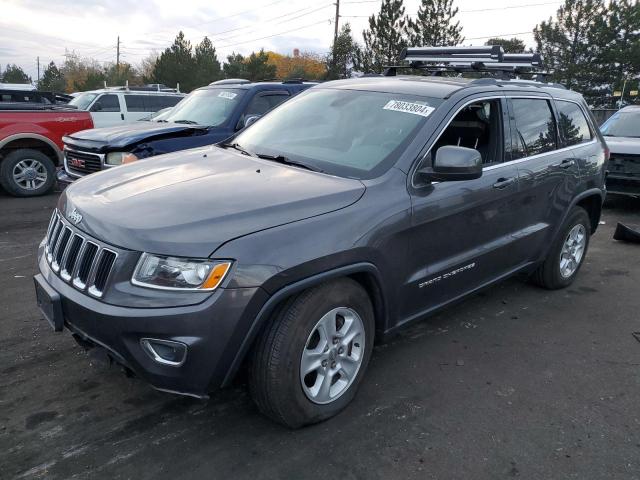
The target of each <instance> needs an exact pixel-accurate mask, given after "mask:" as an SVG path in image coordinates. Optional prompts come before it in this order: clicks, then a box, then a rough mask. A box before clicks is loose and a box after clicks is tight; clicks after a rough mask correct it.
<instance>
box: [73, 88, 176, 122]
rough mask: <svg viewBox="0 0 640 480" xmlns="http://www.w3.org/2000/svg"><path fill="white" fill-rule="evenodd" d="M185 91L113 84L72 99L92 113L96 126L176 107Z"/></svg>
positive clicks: (137, 118) (75, 104)
mask: <svg viewBox="0 0 640 480" xmlns="http://www.w3.org/2000/svg"><path fill="white" fill-rule="evenodd" d="M184 96H185V94H183V93H180V92H176V91H168V90H160V89H154V88H149V87H110V88H103V89H100V90H91V91H89V92H82V93H80V94H79V95H77V96H75V97H74V99H73V100H71V101H70V102H69V105H73V106H75V107H76V108H77V109H78V110H87V111H89V112H91V118H92V119H93V124H94V125H95V128H100V127H111V126H114V125H122V124H125V123H131V122H135V121H136V120H140V119H141V118H145V117H148V116H149V114H150V113H153V112H157V111H158V110H162V109H164V108H168V107H173V106H174V105H175V104H177V103H178V102H179V101H180V100H182V99H183V98H184Z"/></svg>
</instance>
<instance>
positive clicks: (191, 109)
mask: <svg viewBox="0 0 640 480" xmlns="http://www.w3.org/2000/svg"><path fill="white" fill-rule="evenodd" d="M243 94H244V91H243V90H240V89H226V88H225V89H222V88H211V89H206V90H196V91H195V92H192V93H190V94H189V95H188V96H187V97H185V98H184V99H183V100H181V101H180V103H178V104H177V105H176V106H175V107H173V108H172V109H171V112H170V113H169V115H167V116H164V117H163V118H162V120H165V121H167V122H177V123H193V124H198V125H207V126H210V127H216V126H218V125H222V124H223V123H224V122H226V121H227V120H228V119H229V117H230V116H231V114H232V112H233V110H234V109H235V107H236V104H237V103H238V101H239V100H240V98H242V95H243Z"/></svg>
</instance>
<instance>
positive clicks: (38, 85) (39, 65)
mask: <svg viewBox="0 0 640 480" xmlns="http://www.w3.org/2000/svg"><path fill="white" fill-rule="evenodd" d="M37 86H38V88H40V57H38V84H37Z"/></svg>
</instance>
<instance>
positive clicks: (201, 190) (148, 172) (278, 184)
mask: <svg viewBox="0 0 640 480" xmlns="http://www.w3.org/2000/svg"><path fill="white" fill-rule="evenodd" d="M364 190H365V187H364V185H363V184H362V183H361V182H360V181H358V180H354V179H348V178H340V177H334V176H330V175H325V174H322V173H316V172H312V171H309V170H304V169H301V168H298V167H292V166H286V165H282V164H279V163H275V162H271V161H268V160H261V159H257V158H254V157H248V156H246V155H243V154H241V153H239V152H236V151H235V150H223V149H221V148H218V147H213V146H211V147H206V148H199V149H193V150H187V151H181V152H175V153H171V154H167V155H160V156H157V157H154V158H153V160H152V161H150V160H141V161H139V162H136V163H132V164H129V165H124V166H121V167H118V168H114V169H111V170H106V171H103V172H100V173H96V174H93V175H88V176H86V177H84V178H82V179H80V180H78V181H76V182H74V183H73V184H72V185H71V186H70V187H68V188H67V189H66V191H65V192H64V193H63V195H62V196H61V198H60V201H59V204H58V208H59V210H60V211H61V212H62V213H63V215H64V216H65V217H66V218H69V215H70V214H71V212H72V211H73V210H74V208H75V209H76V210H77V212H78V213H80V215H82V219H81V220H80V221H79V222H78V223H77V225H76V226H77V227H78V228H80V229H81V230H83V231H85V232H86V233H88V234H89V235H92V236H94V237H95V238H97V239H99V240H102V241H104V242H107V243H110V244H112V245H114V246H118V247H123V248H127V249H131V250H136V251H147V252H151V253H158V254H165V255H175V256H188V257H208V256H209V255H211V254H212V253H213V252H214V251H215V250H216V249H217V248H218V247H220V246H221V245H222V244H223V243H225V242H228V241H229V240H232V239H234V238H237V237H241V236H243V235H247V234H250V233H253V232H257V231H259V230H264V229H267V228H272V227H276V226H279V225H283V224H286V223H290V222H295V221H298V220H302V219H305V218H309V217H313V216H316V215H322V214H324V213H328V212H331V211H334V210H338V209H341V208H345V207H347V206H349V205H351V204H353V203H354V202H356V201H357V200H358V199H359V198H360V197H361V196H362V194H363V193H364ZM76 218H77V217H76ZM256 248H268V247H266V246H260V245H257V246H256Z"/></svg>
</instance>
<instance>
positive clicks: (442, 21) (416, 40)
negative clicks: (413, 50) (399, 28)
mask: <svg viewBox="0 0 640 480" xmlns="http://www.w3.org/2000/svg"><path fill="white" fill-rule="evenodd" d="M457 14H458V7H455V8H454V7H453V0H422V3H421V5H420V8H419V9H418V15H417V18H416V20H415V21H414V20H409V25H408V30H409V39H410V43H411V44H412V46H416V47H448V46H455V45H459V44H460V43H462V42H463V41H464V37H463V36H462V27H461V26H460V21H455V17H456V15H457ZM454 22H455V23H454Z"/></svg>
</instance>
